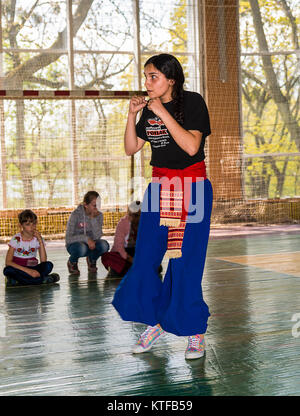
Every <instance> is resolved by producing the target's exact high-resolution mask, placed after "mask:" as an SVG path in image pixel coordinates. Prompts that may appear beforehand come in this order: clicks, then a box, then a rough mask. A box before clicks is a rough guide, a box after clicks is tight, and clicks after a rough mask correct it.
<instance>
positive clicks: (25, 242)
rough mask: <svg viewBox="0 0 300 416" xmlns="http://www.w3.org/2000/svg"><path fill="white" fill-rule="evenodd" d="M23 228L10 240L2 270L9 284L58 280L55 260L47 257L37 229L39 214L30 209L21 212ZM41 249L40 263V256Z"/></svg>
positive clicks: (31, 283) (36, 283)
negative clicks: (54, 268) (54, 267)
mask: <svg viewBox="0 0 300 416" xmlns="http://www.w3.org/2000/svg"><path fill="white" fill-rule="evenodd" d="M18 218H19V224H20V232H19V233H17V234H16V235H14V236H13V237H12V239H11V240H10V242H9V243H8V246H9V248H8V251H7V254H6V259H5V265H6V267H5V268H4V270H3V274H4V275H5V277H6V286H16V285H22V286H24V285H26V286H27V285H39V284H43V283H56V282H58V281H59V279H60V278H59V275H58V274H57V273H52V274H50V273H51V271H52V269H53V263H51V262H50V261H47V253H46V249H45V244H44V241H43V239H42V237H41V234H40V233H39V232H38V231H37V229H36V224H37V216H36V214H35V213H34V212H33V211H31V210H30V209H26V210H25V211H22V212H21V213H20V214H19V216H18ZM37 252H39V257H40V263H39V261H38V259H37V257H36V256H37Z"/></svg>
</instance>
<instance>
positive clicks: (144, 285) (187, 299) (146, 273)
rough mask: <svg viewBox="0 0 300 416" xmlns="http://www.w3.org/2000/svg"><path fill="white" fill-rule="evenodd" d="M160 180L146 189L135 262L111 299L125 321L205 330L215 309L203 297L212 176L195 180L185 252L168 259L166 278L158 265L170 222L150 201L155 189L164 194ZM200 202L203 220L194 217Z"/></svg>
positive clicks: (183, 332) (186, 331) (178, 331)
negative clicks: (164, 222)
mask: <svg viewBox="0 0 300 416" xmlns="http://www.w3.org/2000/svg"><path fill="white" fill-rule="evenodd" d="M157 186H158V187H159V186H160V185H159V184H157V183H150V184H149V186H148V188H147V190H146V192H145V196H144V200H143V205H142V213H141V217H140V222H139V229H138V236H137V242H136V251H135V257H134V262H133V265H132V267H131V268H130V270H129V271H128V273H127V274H126V275H125V277H124V278H123V279H122V281H121V283H120V285H119V286H118V288H117V290H116V292H115V295H114V299H113V302H112V304H113V306H114V307H115V308H116V310H117V311H118V312H119V314H120V316H121V318H122V319H123V320H125V321H134V322H140V323H145V324H147V325H151V326H153V325H156V324H158V323H159V324H160V325H161V327H162V328H163V329H164V330H165V331H167V332H170V333H173V334H175V335H179V336H190V335H195V334H204V333H205V332H206V329H207V321H208V317H209V316H210V313H209V309H208V306H207V305H206V303H205V301H204V300H203V294H202V287H201V283H202V275H203V270H204V264H205V258H206V250H207V243H208V238H209V230H210V216H211V209H212V197H213V195H212V186H211V183H210V181H209V180H208V179H206V180H204V181H202V182H194V183H192V184H191V185H190V186H191V187H192V188H191V201H190V207H189V216H188V218H187V224H186V228H185V232H184V238H183V243H182V256H181V257H180V258H174V259H170V260H169V264H168V268H167V271H166V274H165V277H164V280H163V282H162V281H161V279H160V278H159V276H158V272H157V271H158V267H159V265H160V264H161V262H162V259H163V257H164V254H165V252H166V250H167V241H168V227H165V226H160V225H159V221H160V215H159V209H153V208H152V209H151V210H150V209H149V207H151V206H152V205H157V204H151V198H152V199H153V195H158V194H159V192H153V190H154V189H155V187H157ZM200 188H201V189H200ZM199 189H200V192H198V196H197V197H195V195H196V193H197V190H198V191H199ZM194 200H195V201H196V203H195V201H194ZM197 205H198V208H197ZM200 205H201V206H200ZM195 206H196V208H197V209H198V214H199V212H201V211H202V214H203V215H202V216H201V218H200V220H195V219H193V218H195V216H193V215H192V208H193V207H194V208H195ZM194 212H195V210H194ZM198 216H199V215H198ZM196 217H197V216H196Z"/></svg>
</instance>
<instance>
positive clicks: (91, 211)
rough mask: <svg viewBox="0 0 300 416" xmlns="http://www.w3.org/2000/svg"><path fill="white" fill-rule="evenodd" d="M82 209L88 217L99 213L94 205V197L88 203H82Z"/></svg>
mask: <svg viewBox="0 0 300 416" xmlns="http://www.w3.org/2000/svg"><path fill="white" fill-rule="evenodd" d="M84 209H85V213H86V215H88V216H89V217H96V216H97V215H98V214H99V211H98V209H97V206H96V198H95V199H93V200H92V201H91V202H90V203H89V204H84Z"/></svg>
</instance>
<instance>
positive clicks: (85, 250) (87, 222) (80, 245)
mask: <svg viewBox="0 0 300 416" xmlns="http://www.w3.org/2000/svg"><path fill="white" fill-rule="evenodd" d="M97 198H98V200H99V199H100V196H99V194H98V192H96V191H89V192H87V193H86V194H85V195H84V198H83V202H82V203H81V204H80V205H78V207H77V208H76V209H75V210H74V211H73V212H72V213H71V215H70V217H69V220H68V223H67V231H66V249H67V251H68V253H69V254H70V257H69V259H68V263H67V266H68V270H69V273H70V274H73V275H79V274H80V271H79V269H78V259H79V258H80V257H86V261H87V265H88V271H89V272H92V273H96V272H97V266H96V262H97V260H98V258H99V257H100V256H101V255H102V254H104V253H106V252H107V251H108V250H109V244H108V242H107V241H106V240H104V239H101V237H102V234H103V232H102V225H103V214H102V212H100V211H99V210H98V208H97Z"/></svg>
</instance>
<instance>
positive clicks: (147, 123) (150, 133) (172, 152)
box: [136, 91, 210, 169]
mask: <svg viewBox="0 0 300 416" xmlns="http://www.w3.org/2000/svg"><path fill="white" fill-rule="evenodd" d="M163 105H164V107H165V108H166V109H167V110H168V111H169V113H170V114H171V115H172V116H173V117H174V103H173V101H170V102H168V103H165V104H163ZM183 108H184V123H183V125H182V127H183V128H184V129H185V130H199V131H200V132H201V133H203V134H202V140H201V144H200V147H199V150H198V152H197V153H196V154H195V155H194V156H190V155H189V154H188V153H186V152H185V151H184V150H183V149H182V148H181V147H180V146H178V144H177V143H176V142H175V140H174V139H173V137H172V136H171V134H170V133H169V131H168V129H167V128H166V126H165V125H164V123H163V122H162V121H161V120H160V118H159V117H157V116H156V115H155V114H154V113H153V112H152V111H150V110H149V109H148V108H147V107H145V108H144V109H143V112H142V115H141V118H140V120H139V121H138V123H137V125H136V134H137V136H138V137H140V138H141V139H143V140H146V141H148V142H149V143H150V145H151V149H152V157H151V162H150V165H152V166H156V167H158V168H169V169H184V168H186V167H188V166H191V165H193V164H194V163H197V162H201V161H202V160H204V158H205V155H204V145H205V138H206V137H207V136H208V135H209V134H210V123H209V114H208V110H207V107H206V104H205V101H204V99H203V97H202V96H201V95H200V94H198V93H197V92H190V91H184V95H183Z"/></svg>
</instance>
